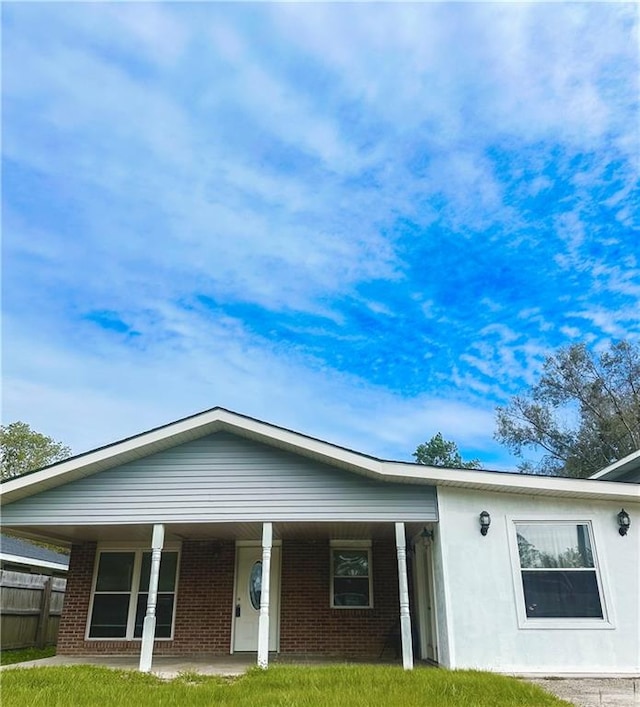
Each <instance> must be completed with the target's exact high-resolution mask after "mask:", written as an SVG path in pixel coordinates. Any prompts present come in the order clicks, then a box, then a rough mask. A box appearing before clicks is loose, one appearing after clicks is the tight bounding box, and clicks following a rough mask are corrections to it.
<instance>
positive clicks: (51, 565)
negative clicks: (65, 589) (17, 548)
mask: <svg viewBox="0 0 640 707" xmlns="http://www.w3.org/2000/svg"><path fill="white" fill-rule="evenodd" d="M0 560H2V562H11V563H12V564H15V565H26V566H27V567H44V568H46V569H51V570H58V571H60V572H66V571H67V570H68V569H69V566H68V565H63V564H62V563H61V562H48V561H47V560H37V559H36V558H35V557H24V556H23V555H9V554H8V553H6V552H0Z"/></svg>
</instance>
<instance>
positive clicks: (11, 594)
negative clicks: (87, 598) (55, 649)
mask: <svg viewBox="0 0 640 707" xmlns="http://www.w3.org/2000/svg"><path fill="white" fill-rule="evenodd" d="M66 586H67V580H66V579H63V578H61V577H48V576H47V575H42V574H27V573H25V572H12V571H10V570H2V571H0V641H1V647H2V649H3V650H6V649H10V648H31V647H33V646H35V647H37V648H44V646H47V645H55V643H56V640H57V637H58V624H59V623H60V614H61V613H62V603H63V601H64V590H65V588H66Z"/></svg>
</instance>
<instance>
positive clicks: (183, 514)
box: [3, 432, 437, 525]
mask: <svg viewBox="0 0 640 707" xmlns="http://www.w3.org/2000/svg"><path fill="white" fill-rule="evenodd" d="M308 520H316V521H346V520H357V521H372V522H373V521H417V522H427V521H435V520H437V510H436V490H435V487H433V486H428V485H424V484H415V485H413V484H404V483H389V482H386V481H379V480H376V479H371V478H368V477H365V476H362V475H359V474H356V473H354V472H351V471H346V470H343V469H339V468H334V467H331V466H329V465H326V464H321V463H319V462H315V461H313V460H311V459H308V458H306V457H303V456H298V455H296V454H292V453H290V452H285V451H283V450H280V449H277V448H274V447H270V446H268V445H265V444H261V443H258V442H254V441H251V440H248V439H245V438H242V437H239V436H236V435H232V434H229V433H222V432H220V433H216V434H213V435H210V436H207V437H202V438H200V439H197V440H193V441H191V442H187V443H185V444H182V445H180V446H176V447H173V448H171V449H168V450H165V451H163V452H159V453H157V454H153V455H151V456H148V457H145V458H143V459H139V460H136V461H134V462H130V463H128V464H124V465H122V466H117V467H114V468H112V469H108V470H106V471H102V472H99V473H96V474H94V475H92V476H89V477H86V478H84V479H80V480H77V481H73V482H70V483H68V484H66V485H63V486H59V487H57V488H54V489H50V490H47V491H43V492H42V493H39V494H36V495H34V496H31V497H29V498H24V499H21V500H19V501H15V502H14V503H11V504H9V505H7V506H5V507H4V508H3V522H4V523H6V524H7V525H9V524H13V525H17V524H24V525H26V524H42V525H48V524H51V525H54V524H62V525H69V524H74V525H92V524H104V523H108V524H124V523H127V524H130V523H154V522H165V523H171V522H175V523H178V522H180V523H189V522H194V523H195V522H224V521H234V522H236V521H239V522H252V521H254V522H258V521H308Z"/></svg>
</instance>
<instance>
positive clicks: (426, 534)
mask: <svg viewBox="0 0 640 707" xmlns="http://www.w3.org/2000/svg"><path fill="white" fill-rule="evenodd" d="M420 538H421V539H422V542H423V543H424V544H425V545H428V544H429V543H430V542H431V541H432V540H433V530H429V528H423V529H422V531H421V532H420Z"/></svg>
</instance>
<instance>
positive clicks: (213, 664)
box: [0, 655, 256, 679]
mask: <svg viewBox="0 0 640 707" xmlns="http://www.w3.org/2000/svg"><path fill="white" fill-rule="evenodd" d="M138 664H139V658H137V657H135V656H102V655H100V656H82V657H79V656H64V655H54V656H51V658H41V659H40V660H28V661H26V662H24V663H13V664H11V665H3V666H0V670H9V669H10V668H46V667H57V666H60V665H99V666H101V667H103V668H116V669H117V670H137V669H138ZM255 664H256V658H255V655H229V656H224V657H220V656H216V657H215V658H211V657H207V656H203V657H200V658H166V657H162V656H161V657H158V658H154V659H153V667H152V670H151V672H152V673H153V674H154V675H157V676H158V677H161V678H165V679H171V678H175V677H177V676H178V674H179V673H199V674H200V675H242V674H243V673H246V672H247V670H249V668H252V667H253V666H254V665H255Z"/></svg>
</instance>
